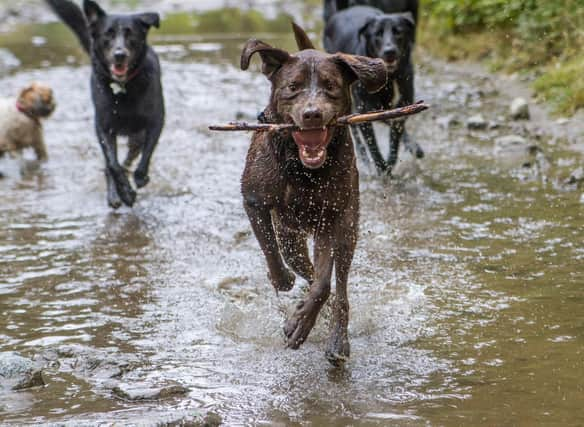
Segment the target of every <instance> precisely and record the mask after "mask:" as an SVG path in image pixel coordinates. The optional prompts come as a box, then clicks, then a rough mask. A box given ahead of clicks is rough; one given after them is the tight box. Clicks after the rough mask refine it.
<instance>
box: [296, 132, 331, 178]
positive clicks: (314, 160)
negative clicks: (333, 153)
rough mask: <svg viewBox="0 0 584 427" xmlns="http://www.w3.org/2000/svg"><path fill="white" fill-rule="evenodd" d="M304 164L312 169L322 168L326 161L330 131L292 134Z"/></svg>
mask: <svg viewBox="0 0 584 427" xmlns="http://www.w3.org/2000/svg"><path fill="white" fill-rule="evenodd" d="M292 137H293V138H294V142H296V145H297V146H298V154H299V155H300V160H301V161H302V164H304V166H306V167H307V168H310V169H317V168H319V167H321V166H322V165H323V164H324V162H325V160H326V146H327V144H328V140H329V130H328V129H327V128H325V129H315V130H304V131H297V132H292Z"/></svg>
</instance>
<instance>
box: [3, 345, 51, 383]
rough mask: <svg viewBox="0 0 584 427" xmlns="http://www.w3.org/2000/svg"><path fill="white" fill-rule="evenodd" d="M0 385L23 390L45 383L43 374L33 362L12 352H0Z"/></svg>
mask: <svg viewBox="0 0 584 427" xmlns="http://www.w3.org/2000/svg"><path fill="white" fill-rule="evenodd" d="M0 385H2V386H4V387H7V388H10V389H12V390H24V389H28V388H32V387H39V386H43V385H45V381H44V379H43V374H42V371H41V370H40V369H38V368H37V367H36V365H35V363H34V362H33V361H32V360H30V359H27V358H25V357H22V356H20V355H19V354H17V353H14V352H5V353H0Z"/></svg>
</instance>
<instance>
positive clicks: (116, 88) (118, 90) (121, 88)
mask: <svg viewBox="0 0 584 427" xmlns="http://www.w3.org/2000/svg"><path fill="white" fill-rule="evenodd" d="M140 71H142V67H138V68H136V69H135V70H134V71H133V72H132V73H131V74H130V75H129V76H128V77H127V78H126V81H125V82H123V83H120V82H116V81H113V82H111V83H110V88H111V90H112V92H113V94H114V95H120V94H122V95H125V94H126V85H127V84H128V83H129V82H131V81H132V80H133V79H134V78H136V76H137V75H138V74H140Z"/></svg>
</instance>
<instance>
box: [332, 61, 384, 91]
mask: <svg viewBox="0 0 584 427" xmlns="http://www.w3.org/2000/svg"><path fill="white" fill-rule="evenodd" d="M333 58H334V60H335V61H336V62H337V63H338V64H341V65H342V66H343V67H344V68H345V69H346V70H347V71H348V72H349V74H350V75H351V77H352V80H351V83H352V82H354V81H356V80H359V81H360V82H361V83H363V86H365V89H366V90H367V92H369V93H375V92H378V91H379V90H381V89H382V88H383V86H385V84H386V83H387V68H386V67H385V62H384V61H383V60H382V59H379V58H369V57H367V56H358V55H348V54H346V53H337V54H335V55H333Z"/></svg>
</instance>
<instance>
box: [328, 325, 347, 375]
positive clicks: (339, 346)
mask: <svg viewBox="0 0 584 427" xmlns="http://www.w3.org/2000/svg"><path fill="white" fill-rule="evenodd" d="M350 354H351V345H350V344H349V339H348V338H347V335H346V334H344V333H340V332H337V331H334V332H333V334H332V335H331V337H330V339H329V342H328V345H327V349H326V352H325V353H324V355H325V357H326V359H327V360H328V361H329V363H330V364H331V365H333V366H335V367H339V366H342V365H343V364H344V363H345V362H347V361H348V360H349V356H350Z"/></svg>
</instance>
